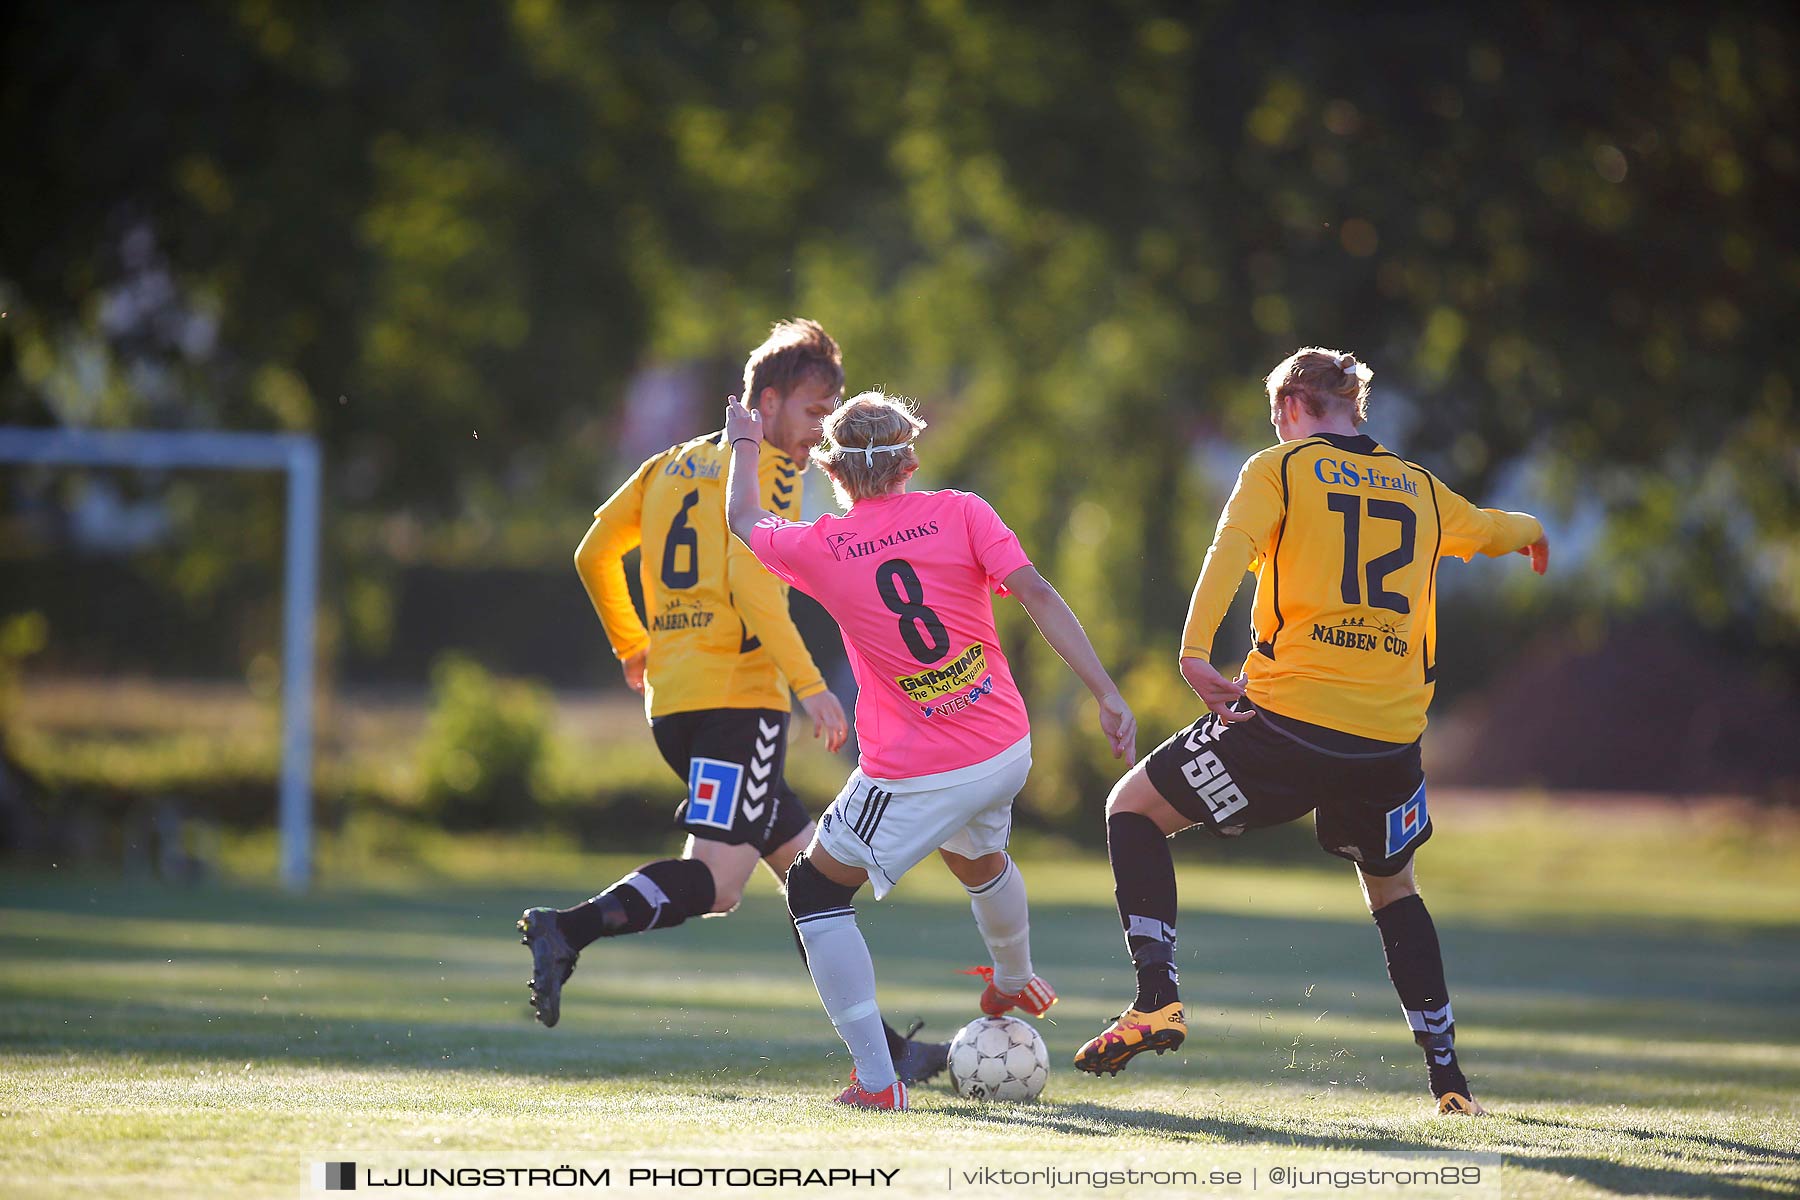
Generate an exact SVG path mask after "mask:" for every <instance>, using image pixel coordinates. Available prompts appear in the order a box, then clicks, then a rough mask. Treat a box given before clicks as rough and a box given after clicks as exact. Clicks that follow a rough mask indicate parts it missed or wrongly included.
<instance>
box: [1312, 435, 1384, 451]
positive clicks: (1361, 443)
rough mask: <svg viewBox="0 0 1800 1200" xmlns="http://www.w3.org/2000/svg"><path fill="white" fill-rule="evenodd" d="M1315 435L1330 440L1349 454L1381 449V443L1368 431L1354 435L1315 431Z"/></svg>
mask: <svg viewBox="0 0 1800 1200" xmlns="http://www.w3.org/2000/svg"><path fill="white" fill-rule="evenodd" d="M1313 436H1314V437H1316V438H1318V439H1320V440H1321V441H1325V442H1329V443H1331V444H1332V445H1333V446H1336V447H1337V448H1338V449H1339V450H1342V451H1344V452H1345V453H1347V454H1373V453H1375V451H1377V450H1379V449H1381V444H1380V443H1379V442H1377V441H1376V440H1375V439H1374V438H1372V437H1370V436H1369V435H1368V434H1366V433H1359V434H1355V435H1354V436H1352V435H1348V434H1342V433H1315V434H1313Z"/></svg>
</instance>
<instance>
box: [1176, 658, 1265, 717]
mask: <svg viewBox="0 0 1800 1200" xmlns="http://www.w3.org/2000/svg"><path fill="white" fill-rule="evenodd" d="M1181 677H1182V678H1183V679H1185V680H1187V681H1188V686H1189V687H1191V688H1193V689H1194V691H1195V693H1196V694H1198V695H1199V697H1200V699H1201V700H1203V701H1205V702H1206V707H1207V710H1208V711H1210V712H1211V713H1213V714H1214V715H1215V716H1217V717H1218V718H1219V720H1221V721H1223V722H1225V723H1226V724H1227V725H1236V724H1237V723H1238V722H1239V721H1248V720H1249V719H1250V718H1251V717H1254V716H1255V715H1256V712H1255V711H1254V710H1252V711H1250V712H1238V711H1236V710H1235V709H1233V708H1232V707H1231V705H1232V703H1233V702H1234V701H1236V700H1238V699H1239V698H1241V697H1242V696H1243V694H1244V684H1243V676H1241V675H1240V676H1239V677H1238V678H1237V679H1235V680H1232V679H1227V678H1225V677H1224V676H1223V675H1221V674H1219V673H1218V672H1217V671H1215V670H1214V669H1213V665H1212V664H1211V663H1209V662H1207V661H1206V660H1205V659H1204V658H1183V659H1182V660H1181Z"/></svg>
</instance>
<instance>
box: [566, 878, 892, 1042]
mask: <svg viewBox="0 0 1800 1200" xmlns="http://www.w3.org/2000/svg"><path fill="white" fill-rule="evenodd" d="M788 931H789V932H791V933H792V934H793V935H794V949H796V950H798V951H799V952H800V961H801V962H802V963H804V962H806V943H805V942H803V941H801V940H800V927H799V926H798V925H796V924H794V916H793V914H792V913H789V914H788ZM565 936H566V935H565ZM807 971H808V973H810V972H811V971H812V967H811V966H808V967H807ZM881 1029H882V1032H883V1033H886V1034H887V1044H888V1057H889V1058H891V1059H893V1060H894V1062H895V1063H896V1064H898V1063H899V1062H900V1052H901V1051H902V1050H904V1049H905V1048H906V1039H905V1038H903V1037H901V1036H900V1032H899V1030H897V1029H895V1028H894V1027H893V1026H892V1025H889V1024H888V1023H887V1021H886V1020H885V1019H884V1020H883V1021H882V1022H881Z"/></svg>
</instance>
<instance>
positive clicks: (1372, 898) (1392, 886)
mask: <svg viewBox="0 0 1800 1200" xmlns="http://www.w3.org/2000/svg"><path fill="white" fill-rule="evenodd" d="M1362 885H1363V896H1364V898H1365V899H1367V900H1368V902H1369V911H1370V912H1371V913H1377V912H1380V911H1381V910H1382V909H1384V908H1386V907H1387V906H1388V905H1390V904H1393V903H1395V902H1396V901H1399V900H1404V899H1406V898H1407V897H1408V896H1416V895H1418V894H1419V884H1418V881H1417V880H1416V879H1414V878H1413V873H1412V872H1411V871H1410V870H1408V871H1402V872H1400V873H1399V874H1398V875H1390V876H1387V877H1385V878H1383V877H1382V876H1379V875H1364V876H1363V877H1362Z"/></svg>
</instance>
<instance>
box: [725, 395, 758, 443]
mask: <svg viewBox="0 0 1800 1200" xmlns="http://www.w3.org/2000/svg"><path fill="white" fill-rule="evenodd" d="M739 438H749V439H750V440H751V441H753V442H760V441H762V440H763V427H762V414H761V413H759V412H756V411H755V410H754V409H751V408H749V407H747V406H745V405H743V404H739V403H738V398H737V397H736V396H727V397H725V447H726V449H728V450H729V449H731V448H732V447H733V446H735V445H736V444H737V440H738V439H739Z"/></svg>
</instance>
